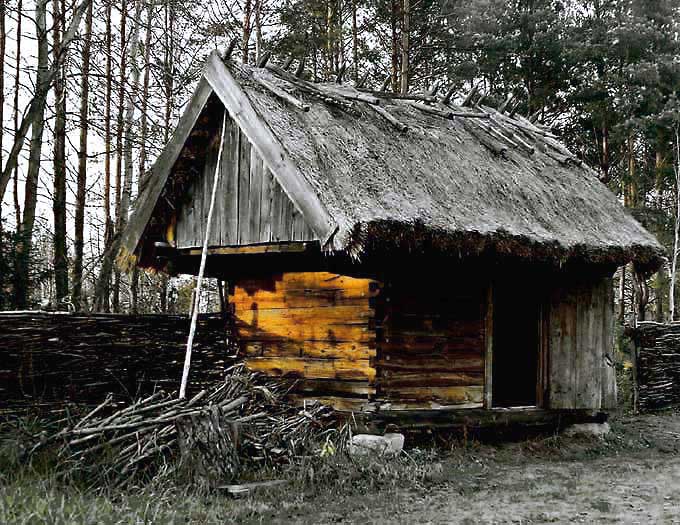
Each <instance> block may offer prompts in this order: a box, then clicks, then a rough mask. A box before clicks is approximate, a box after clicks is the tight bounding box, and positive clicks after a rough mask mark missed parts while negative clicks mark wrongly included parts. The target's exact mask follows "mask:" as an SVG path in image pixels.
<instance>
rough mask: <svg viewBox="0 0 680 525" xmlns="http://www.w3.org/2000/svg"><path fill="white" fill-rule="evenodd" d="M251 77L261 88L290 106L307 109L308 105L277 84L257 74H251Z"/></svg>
mask: <svg viewBox="0 0 680 525" xmlns="http://www.w3.org/2000/svg"><path fill="white" fill-rule="evenodd" d="M253 78H254V79H255V81H256V82H257V83H258V84H260V85H261V86H262V87H263V88H265V89H266V90H268V91H269V92H271V93H272V94H273V95H274V96H275V97H277V98H279V99H281V100H283V101H284V102H286V103H287V104H290V105H291V106H293V107H295V108H298V109H300V110H302V111H309V105H308V104H305V103H304V102H302V101H301V100H299V99H297V98H295V97H294V96H293V95H291V94H290V93H288V92H287V91H286V90H285V89H281V88H280V87H278V86H275V85H274V84H272V83H271V82H269V81H268V80H265V79H264V78H261V77H259V76H255V75H253Z"/></svg>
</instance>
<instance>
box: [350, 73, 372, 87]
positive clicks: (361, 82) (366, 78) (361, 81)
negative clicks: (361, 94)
mask: <svg viewBox="0 0 680 525" xmlns="http://www.w3.org/2000/svg"><path fill="white" fill-rule="evenodd" d="M368 75H369V72H368V71H366V73H364V76H362V77H361V78H360V79H359V82H357V83H356V85H355V86H354V87H356V88H357V89H359V88H362V87H364V85H365V84H366V81H367V80H368Z"/></svg>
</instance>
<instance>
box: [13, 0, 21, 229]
mask: <svg viewBox="0 0 680 525" xmlns="http://www.w3.org/2000/svg"><path fill="white" fill-rule="evenodd" d="M23 18H24V16H23V0H19V1H18V2H17V43H16V46H17V53H16V62H15V67H14V75H15V76H14V136H15V137H16V136H17V133H18V131H19V89H20V88H21V84H20V82H21V21H22V19H23ZM12 185H13V188H12V189H13V197H14V219H15V221H16V225H17V229H18V228H19V225H20V224H21V205H20V204H19V169H18V168H15V169H14V176H13V177H12Z"/></svg>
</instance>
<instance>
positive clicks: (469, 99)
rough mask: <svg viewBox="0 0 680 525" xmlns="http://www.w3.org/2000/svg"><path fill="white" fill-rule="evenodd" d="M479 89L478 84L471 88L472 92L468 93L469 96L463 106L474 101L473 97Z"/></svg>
mask: <svg viewBox="0 0 680 525" xmlns="http://www.w3.org/2000/svg"><path fill="white" fill-rule="evenodd" d="M477 91H478V87H477V86H474V87H473V88H472V89H471V90H470V92H469V93H468V94H467V97H465V100H463V104H462V105H463V106H468V105H469V104H470V102H472V99H473V98H474V97H475V95H476V94H477Z"/></svg>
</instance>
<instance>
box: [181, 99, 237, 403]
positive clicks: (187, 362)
mask: <svg viewBox="0 0 680 525" xmlns="http://www.w3.org/2000/svg"><path fill="white" fill-rule="evenodd" d="M226 129H227V108H226V107H225V108H224V116H223V117H222V133H221V134H220V149H219V152H218V153H217V165H216V166H215V176H214V177H213V187H212V194H211V195H210V208H208V219H207V223H206V225H205V236H204V238H203V250H202V251H201V266H200V267H199V270H198V279H197V280H196V289H195V291H194V304H193V308H192V311H191V325H190V326H189V338H188V339H187V350H186V353H185V355H184V367H183V369H182V382H181V383H180V387H179V398H180V399H184V398H185V397H186V394H187V381H188V379H189V368H190V367H191V350H192V347H193V344H194V335H196V321H197V320H198V311H199V309H200V308H199V307H200V305H201V286H202V284H203V273H204V272H205V262H206V260H207V258H208V239H209V238H210V225H211V223H212V216H213V211H215V195H216V194H217V183H218V181H219V178H220V165H221V163H222V150H223V149H224V132H225V130H226Z"/></svg>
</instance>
